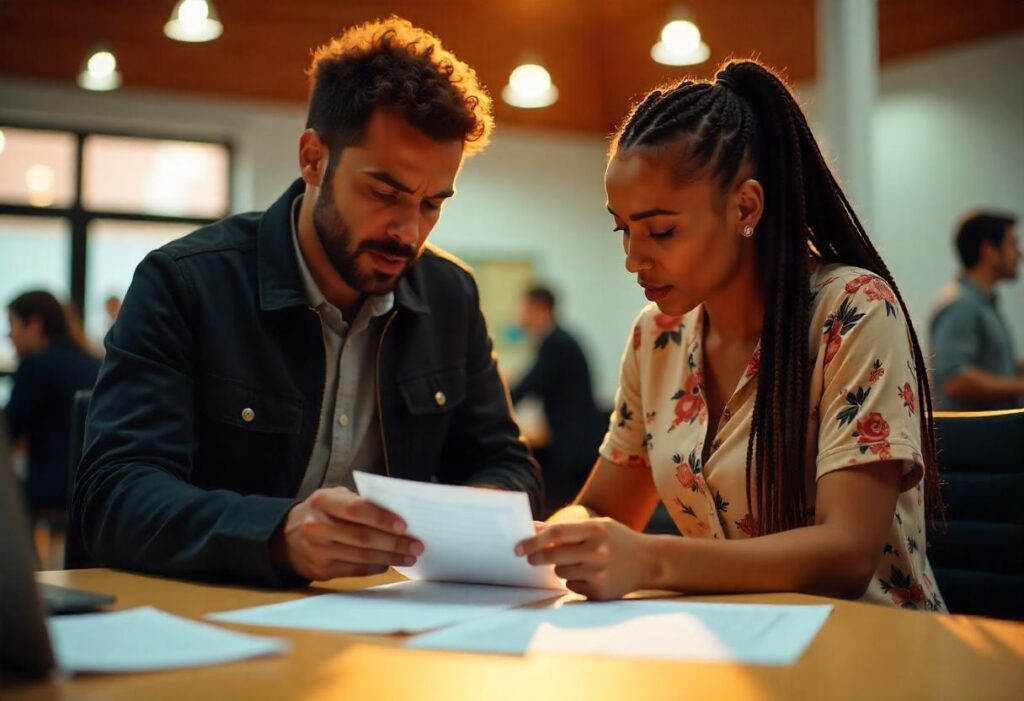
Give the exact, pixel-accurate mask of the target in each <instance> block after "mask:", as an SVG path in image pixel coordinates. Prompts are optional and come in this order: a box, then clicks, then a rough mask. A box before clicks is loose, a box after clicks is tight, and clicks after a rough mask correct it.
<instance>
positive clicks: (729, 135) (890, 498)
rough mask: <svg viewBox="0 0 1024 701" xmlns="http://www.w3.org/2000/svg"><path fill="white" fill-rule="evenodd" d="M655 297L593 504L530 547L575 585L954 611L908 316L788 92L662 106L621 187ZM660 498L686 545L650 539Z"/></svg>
mask: <svg viewBox="0 0 1024 701" xmlns="http://www.w3.org/2000/svg"><path fill="white" fill-rule="evenodd" d="M605 186H606V191H607V195H608V209H609V211H610V213H611V214H612V216H613V217H614V220H615V229H614V231H616V232H618V233H619V234H620V235H621V236H622V241H623V248H624V250H625V253H626V269H627V270H628V271H629V272H630V273H633V274H635V275H636V276H637V281H638V283H639V284H640V285H641V286H642V287H643V288H644V290H645V293H646V296H647V298H648V299H649V300H651V301H652V302H654V303H655V304H654V305H649V306H648V307H647V308H645V309H644V310H643V311H642V312H641V313H640V315H639V316H638V318H637V321H636V325H635V327H634V328H633V330H632V333H631V335H630V338H629V341H628V343H627V346H626V350H625V353H624V355H623V359H622V368H621V376H620V383H619V390H618V396H617V400H616V406H617V409H616V411H615V412H614V413H613V415H612V419H611V424H610V427H609V430H608V433H607V435H606V437H605V440H604V442H603V444H602V446H601V448H600V458H599V460H598V462H597V464H596V465H595V467H594V470H593V472H592V474H591V476H590V478H589V480H588V481H587V484H586V485H585V486H584V488H583V490H582V492H581V493H580V495H579V496H578V497H577V500H576V503H575V504H574V505H572V506H569V507H567V508H566V509H563V510H562V511H560V512H558V513H557V514H555V515H554V516H553V517H552V518H551V519H549V524H550V525H548V526H547V527H546V528H543V529H542V530H541V531H540V532H539V533H538V535H536V536H535V537H534V538H531V539H528V540H526V541H523V542H522V543H520V544H519V545H518V546H517V548H516V552H517V553H518V554H520V555H525V556H528V557H529V560H530V562H532V563H534V564H547V563H554V564H555V565H556V571H557V572H558V574H559V575H560V576H562V577H564V578H565V579H567V580H568V586H569V588H570V589H572V590H574V591H577V592H579V593H582V594H584V595H586V596H588V597H590V598H596V599H609V598H616V597H620V596H622V595H623V594H626V593H627V592H630V591H633V590H636V589H643V588H651V589H670V590H676V591H685V592H757V591H797V592H805V593H809V594H821V595H826V596H834V597H842V598H850V599H856V598H860V599H862V600H865V601H872V602H877V603H885V604H890V605H896V606H904V607H908V608H921V609H930V610H945V607H944V604H943V602H942V599H941V597H940V595H939V592H938V590H937V588H936V586H935V582H934V578H933V575H932V572H931V568H930V566H929V564H928V561H927V557H926V555H925V533H924V510H925V504H924V496H925V492H926V490H925V484H924V483H927V494H928V497H929V498H930V499H933V500H934V498H935V496H936V495H937V494H938V490H937V476H936V473H935V461H934V442H933V436H932V426H931V423H930V418H929V412H930V404H931V403H930V401H929V392H928V385H927V379H926V373H925V366H924V361H923V358H922V354H921V349H920V346H919V344H918V342H917V338H916V335H915V334H914V330H913V328H912V326H911V324H910V320H909V318H908V314H907V309H906V305H905V304H904V302H903V300H902V298H901V297H900V295H899V293H898V291H897V289H896V285H895V283H894V281H893V279H892V276H891V275H890V273H889V271H888V269H887V268H886V266H885V264H884V263H883V262H882V259H881V257H880V256H879V254H878V252H877V251H876V250H875V248H874V247H873V246H872V244H871V242H870V241H869V240H868V238H867V236H866V235H865V233H864V229H863V227H862V226H861V224H860V222H859V221H858V219H857V217H856V215H855V214H854V212H853V210H852V208H851V207H850V204H849V202H848V201H847V199H846V197H845V196H844V195H843V193H842V190H841V189H840V188H839V186H838V184H837V183H836V181H835V178H834V177H833V176H832V174H831V173H830V171H829V169H828V165H827V164H826V162H825V160H824V158H823V157H822V155H821V153H820V151H819V150H818V147H817V145H816V143H815V140H814V137H813V136H812V134H811V132H810V129H809V128H808V126H807V121H806V119H805V117H804V115H803V114H802V112H801V111H800V108H799V106H798V105H797V103H796V101H795V100H794V98H793V96H792V95H791V94H790V92H789V90H788V89H787V87H786V85H785V84H784V83H783V82H782V81H781V80H780V79H779V78H778V77H777V76H776V75H775V74H774V73H773V72H772V71H770V70H769V69H767V68H765V67H763V66H761V65H759V64H758V63H755V62H751V61H736V62H731V63H729V64H727V65H726V66H724V67H723V68H722V69H721V70H720V71H719V73H718V75H717V77H716V79H715V81H714V82H694V81H683V82H680V83H678V84H675V85H673V86H670V87H668V88H667V89H662V90H655V91H653V92H651V93H650V94H649V95H648V96H647V97H646V99H644V100H643V101H642V102H641V103H640V104H639V105H638V106H636V107H635V108H634V110H633V111H632V112H631V113H630V115H629V117H628V118H627V119H626V121H625V123H624V124H623V126H622V127H621V128H620V129H619V131H618V133H617V134H616V136H615V138H614V140H613V144H612V148H611V157H610V160H609V163H608V168H607V171H606V174H605ZM659 498H660V499H661V500H663V501H664V502H665V505H666V506H667V508H668V511H669V513H670V515H671V516H672V518H673V520H674V521H675V523H676V525H677V527H678V528H679V531H680V533H681V534H682V536H683V537H679V536H655V535H645V534H642V533H639V532H637V531H639V530H640V529H641V528H642V527H643V526H644V524H645V523H646V521H647V520H648V518H649V517H650V514H651V512H652V510H653V509H654V507H655V505H656V504H657V502H658V500H659Z"/></svg>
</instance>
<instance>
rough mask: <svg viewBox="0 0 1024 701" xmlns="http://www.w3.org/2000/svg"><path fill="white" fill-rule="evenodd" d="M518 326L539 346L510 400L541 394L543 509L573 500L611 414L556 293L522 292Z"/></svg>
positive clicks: (541, 289) (539, 448)
mask: <svg viewBox="0 0 1024 701" xmlns="http://www.w3.org/2000/svg"><path fill="white" fill-rule="evenodd" d="M519 323H520V326H522V328H523V329H524V330H525V331H526V332H527V334H529V336H530V338H531V339H532V340H533V342H534V345H535V346H536V347H537V357H536V360H535V361H534V363H533V366H532V367H531V368H530V369H529V370H528V371H527V373H526V374H525V375H524V376H523V377H522V379H520V380H519V382H517V383H516V384H515V386H513V387H512V402H513V404H517V403H519V401H521V400H522V399H523V398H525V397H528V396H536V397H539V398H540V400H541V401H542V402H543V405H544V416H545V418H546V419H547V424H548V436H549V440H548V442H547V444H546V445H542V446H537V449H536V450H535V454H536V456H537V460H538V462H540V464H541V467H543V468H544V472H543V477H544V489H545V514H548V513H551V512H553V511H554V510H556V509H558V508H560V507H562V506H565V505H566V504H567V503H569V502H570V501H571V500H572V498H573V497H574V496H576V493H577V492H578V491H579V489H580V487H582V486H583V481H584V480H585V479H586V477H587V473H588V472H589V471H590V467H591V466H592V464H593V460H594V453H595V451H596V450H597V447H598V446H599V445H600V443H601V437H602V436H603V435H604V429H605V425H606V423H607V415H606V414H604V413H602V412H601V411H600V410H599V409H598V408H597V406H596V405H595V403H594V392H593V389H592V387H591V382H590V367H589V365H588V364H587V356H586V355H585V354H584V352H583V348H582V347H581V346H580V344H579V342H578V341H577V340H576V339H575V338H574V337H573V335H572V334H570V333H569V332H568V331H566V330H565V329H564V328H562V327H561V326H560V325H559V324H558V320H557V317H556V315H555V295H554V293H553V292H552V291H551V290H550V289H548V288H547V287H543V286H535V287H532V288H530V289H529V290H527V291H526V293H525V294H524V295H523V298H522V302H521V306H520V313H519Z"/></svg>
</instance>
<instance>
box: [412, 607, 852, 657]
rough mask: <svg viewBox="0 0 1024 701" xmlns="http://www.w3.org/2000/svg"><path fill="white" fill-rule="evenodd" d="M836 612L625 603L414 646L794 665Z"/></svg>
mask: <svg viewBox="0 0 1024 701" xmlns="http://www.w3.org/2000/svg"><path fill="white" fill-rule="evenodd" d="M831 611H832V606H831V605H820V606H817V605H815V606H776V605H771V604H711V603H697V602H693V603H686V602H671V601H644V600H626V601H615V602H589V601H588V602H577V601H573V602H568V603H565V604H563V605H561V606H558V607H555V608H543V609H520V610H516V611H503V612H501V613H497V614H495V615H493V616H489V617H487V618H485V619H479V620H475V621H470V622H468V623H464V624H460V625H457V626H453V627H451V628H446V629H444V630H440V631H435V632H433V633H428V634H425V635H422V636H419V637H417V638H413V639H412V640H410V641H409V642H408V643H407V645H408V646H409V647H414V648H424V649H426V648H429V649H441V650H458V651H465V652H491V653H499V654H511V655H522V654H534V653H550V654H573V655H596V656H603V657H627V658H644V659H663V660H691V661H704V662H737V663H742V664H762V665H790V664H793V663H794V662H796V661H797V660H798V659H799V658H800V655H801V654H803V651H804V650H805V649H806V648H807V646H808V645H809V644H810V643H811V641H812V640H813V639H814V636H815V635H817V633H818V631H819V630H820V629H821V627H822V626H823V625H824V623H825V620H826V619H827V618H828V615H829V613H830V612H831Z"/></svg>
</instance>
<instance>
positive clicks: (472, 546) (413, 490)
mask: <svg viewBox="0 0 1024 701" xmlns="http://www.w3.org/2000/svg"><path fill="white" fill-rule="evenodd" d="M354 477H355V481H356V487H357V488H358V489H359V495H360V496H361V497H363V498H364V499H368V500H369V501H372V502H373V503H375V504H377V505H378V506H382V507H384V508H385V509H387V510H388V511H391V512H393V513H394V514H396V515H398V516H400V517H401V518H402V519H403V520H404V521H405V522H406V524H407V525H408V527H409V531H408V532H409V534H410V535H412V536H414V537H416V538H418V539H419V540H421V541H422V542H423V546H424V552H423V554H422V555H420V556H419V558H417V560H416V564H415V565H413V566H412V567H397V568H395V569H397V570H398V571H399V572H401V573H402V574H404V575H405V576H406V577H409V578H410V579H429V580H434V581H441V582H464V583H469V584H503V585H507V586H519V587H538V588H545V589H564V588H565V587H564V584H563V583H562V580H560V579H559V578H558V577H557V576H556V575H555V570H554V566H552V565H547V566H543V567H534V566H533V565H531V564H530V563H529V562H527V561H526V558H524V557H517V556H516V555H515V553H514V552H513V550H514V548H515V545H516V543H518V542H519V541H520V540H523V539H524V538H529V537H530V536H532V535H533V534H534V527H533V516H532V515H531V513H530V502H529V500H528V499H527V496H526V494H524V493H522V492H503V491H499V490H496V489H479V488H476V487H455V486H450V485H444V484H434V483H431V482H411V481H408V480H400V479H395V478H392V477H383V476H381V475H373V474H369V473H366V472H356V473H355V474H354Z"/></svg>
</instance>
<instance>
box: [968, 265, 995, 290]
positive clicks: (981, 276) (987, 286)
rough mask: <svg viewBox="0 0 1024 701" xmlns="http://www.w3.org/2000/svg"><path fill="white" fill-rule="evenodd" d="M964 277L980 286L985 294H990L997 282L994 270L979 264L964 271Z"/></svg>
mask: <svg viewBox="0 0 1024 701" xmlns="http://www.w3.org/2000/svg"><path fill="white" fill-rule="evenodd" d="M964 277H966V278H967V279H968V280H970V281H971V282H973V283H974V284H975V285H977V286H978V287H980V288H981V289H982V290H984V291H985V292H986V293H987V294H992V290H994V289H995V287H996V283H997V282H999V276H998V275H996V274H995V272H994V271H992V270H990V269H988V268H983V267H981V266H977V267H975V268H971V269H970V270H967V271H965V272H964Z"/></svg>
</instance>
